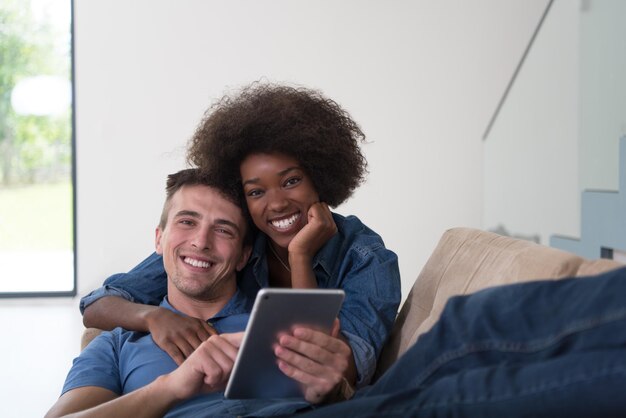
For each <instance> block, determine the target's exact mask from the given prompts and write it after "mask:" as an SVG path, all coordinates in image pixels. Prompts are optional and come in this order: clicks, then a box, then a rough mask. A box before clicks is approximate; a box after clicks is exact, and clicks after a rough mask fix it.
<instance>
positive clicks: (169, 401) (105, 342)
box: [47, 169, 315, 417]
mask: <svg viewBox="0 0 626 418" xmlns="http://www.w3.org/2000/svg"><path fill="white" fill-rule="evenodd" d="M166 190H167V199H166V202H165V205H164V207H163V212H162V216H161V221H160V223H159V226H158V227H157V229H156V239H155V246H156V251H157V252H158V253H159V254H161V255H162V256H163V260H164V265H165V270H166V272H167V278H168V283H167V286H168V295H167V296H166V297H165V299H164V300H163V302H162V303H161V307H163V308H166V309H168V310H169V311H173V312H177V313H179V314H182V315H186V316H188V317H193V318H199V319H200V320H201V321H202V322H204V321H205V320H206V319H207V318H209V321H210V323H211V325H212V327H213V328H214V329H215V331H217V332H218V333H219V335H218V334H217V333H216V332H215V331H214V330H213V328H211V327H207V329H206V332H210V333H212V334H213V335H212V336H211V337H210V338H208V340H206V341H205V342H204V343H203V344H202V345H200V346H199V348H198V349H197V350H196V351H197V352H198V355H197V356H196V357H195V358H194V359H195V360H196V361H193V362H192V361H187V362H185V363H184V365H183V368H182V369H181V370H180V371H179V372H177V373H170V372H172V371H176V369H177V365H176V363H175V361H174V360H173V359H172V358H171V357H170V356H169V355H168V354H167V353H165V352H164V351H162V350H161V349H160V348H159V347H158V346H157V345H156V344H155V342H154V340H153V339H152V337H151V335H150V334H147V333H138V332H130V331H125V330H123V329H121V328H117V329H115V330H113V331H112V332H107V333H103V334H102V335H101V336H99V337H97V338H96V339H95V340H94V341H92V342H91V343H90V345H89V346H88V347H87V348H86V349H85V350H84V351H83V352H82V353H81V355H80V356H79V357H78V358H77V359H76V360H75V361H74V364H73V367H72V369H71V370H70V372H69V374H68V377H67V379H66V382H65V385H64V388H63V393H62V395H61V397H60V398H59V399H58V401H57V402H56V404H55V405H54V406H53V407H52V408H51V410H50V411H49V412H48V415H47V416H50V417H54V416H63V415H65V414H68V413H73V412H78V411H83V413H84V414H86V415H89V416H92V415H96V416H97V414H99V413H102V414H103V416H134V417H136V416H143V415H144V414H145V415H148V416H162V415H163V414H164V413H165V412H166V411H168V410H169V409H171V408H172V406H174V405H175V404H177V403H179V401H180V400H181V399H185V398H186V397H187V395H188V392H185V393H181V392H180V391H178V390H177V387H178V383H174V385H173V388H174V389H176V390H174V391H173V392H172V391H170V392H168V393H170V394H172V395H173V396H169V397H168V396H158V397H157V399H152V400H151V401H150V402H149V403H146V402H143V400H142V395H145V394H153V393H155V390H156V388H160V387H162V385H164V384H166V383H171V382H177V379H178V380H180V379H181V378H182V377H183V376H184V379H185V380H189V379H190V378H189V376H188V374H191V377H196V378H198V379H197V380H196V383H197V384H198V387H197V388H194V389H200V388H201V389H202V390H201V391H202V392H203V393H204V392H208V393H207V394H206V395H205V396H202V397H201V398H199V399H196V400H195V401H198V402H196V403H194V400H192V401H191V403H187V404H182V405H180V407H182V408H183V409H182V410H183V411H188V409H185V408H190V407H193V408H198V406H197V404H201V405H200V406H199V407H201V408H202V410H203V411H208V412H207V413H209V414H211V415H215V414H223V413H227V412H228V413H229V414H231V413H233V408H239V410H240V411H241V412H240V413H241V414H245V413H248V410H249V411H255V412H256V411H261V412H260V413H261V414H270V415H271V414H277V413H291V412H294V411H295V410H297V409H300V408H303V407H307V406H308V404H307V403H306V402H304V401H294V402H283V403H281V404H280V405H281V407H280V408H276V405H275V404H274V403H273V402H269V401H267V402H264V401H250V402H249V404H246V403H245V402H240V401H228V400H224V398H223V395H222V392H221V391H222V390H223V389H224V387H225V385H226V382H227V378H228V376H229V375H230V371H231V369H232V366H233V362H234V360H235V357H236V355H237V350H238V347H239V344H240V342H241V338H242V334H243V332H242V331H243V330H244V329H245V325H246V323H247V320H248V317H249V315H248V308H249V303H248V302H249V301H247V300H246V299H245V297H244V296H243V294H241V293H239V292H238V290H237V281H236V272H237V271H239V270H241V269H242V268H243V266H244V265H245V264H246V262H247V260H248V257H249V255H250V250H251V246H250V243H251V238H250V237H249V236H250V235H251V234H250V231H249V227H248V225H247V223H246V220H245V218H244V216H243V213H242V210H241V206H240V205H239V202H238V197H237V195H236V194H230V193H229V192H228V191H227V189H225V188H220V187H219V185H216V184H215V180H212V179H211V178H208V177H207V176H206V175H202V174H200V172H199V171H198V170H195V169H189V170H183V171H181V172H179V173H176V174H173V175H171V176H169V177H168V182H167V188H166ZM310 332H311V333H312V334H313V335H314V334H315V332H313V331H310ZM198 339H200V337H198ZM198 343H200V341H199V342H198ZM282 349H283V350H285V347H283V348H282ZM305 352H306V349H305V350H303V351H301V353H305ZM294 354H296V353H295V352H293V351H290V355H291V356H293V355H294ZM296 355H297V354H296ZM168 373H170V374H169V375H168ZM163 375H165V376H163ZM160 376H162V377H160ZM146 385H147V386H146ZM168 387H169V386H168ZM170 389H171V388H170ZM197 392H199V390H198V391H196V390H194V393H197ZM190 405H192V406H190ZM265 406H270V407H271V408H270V409H271V411H270V412H263V408H264V407H265ZM94 407H95V408H96V409H93V410H92V409H90V408H94ZM118 408H122V409H118ZM133 408H137V409H138V412H137V413H135V412H133V411H134V409H133ZM248 408H249V409H248ZM194 410H196V409H194ZM99 411H100V412H99ZM172 412H173V413H176V410H174V411H172ZM181 413H183V414H184V413H185V412H181ZM238 413H239V412H238ZM124 414H126V415H124Z"/></svg>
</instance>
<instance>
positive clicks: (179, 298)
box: [167, 280, 237, 321]
mask: <svg viewBox="0 0 626 418" xmlns="http://www.w3.org/2000/svg"><path fill="white" fill-rule="evenodd" d="M232 283H233V285H232V286H228V287H221V288H220V289H215V291H214V292H212V294H211V295H208V296H207V295H205V296H203V297H201V298H196V297H192V296H189V295H187V294H185V293H183V292H181V291H180V290H178V289H177V288H176V287H175V286H174V285H173V284H172V282H171V281H168V286H167V300H168V302H169V303H170V305H171V306H172V307H173V308H175V309H176V310H178V311H180V312H182V313H184V314H185V315H188V316H191V317H194V318H198V319H202V320H203V321H206V320H208V319H210V318H212V317H214V316H215V315H216V314H217V313H218V312H219V311H221V310H222V308H224V306H226V304H227V303H228V301H229V300H230V299H231V298H232V297H233V296H234V295H235V292H236V291H237V287H236V284H235V283H236V282H235V280H233V281H232Z"/></svg>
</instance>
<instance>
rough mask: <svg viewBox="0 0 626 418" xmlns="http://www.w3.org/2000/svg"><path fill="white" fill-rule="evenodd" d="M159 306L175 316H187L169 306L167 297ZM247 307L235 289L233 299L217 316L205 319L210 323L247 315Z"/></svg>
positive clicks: (242, 296) (241, 294) (248, 310)
mask: <svg viewBox="0 0 626 418" xmlns="http://www.w3.org/2000/svg"><path fill="white" fill-rule="evenodd" d="M159 306H161V307H163V308H166V309H169V310H170V311H173V312H176V313H177V314H180V315H185V316H189V315H186V314H184V313H182V312H180V311H179V310H178V309H176V308H174V307H173V306H172V305H171V304H170V301H169V300H168V299H167V295H166V296H165V297H164V298H163V301H162V302H161V304H160V305H159ZM249 306H250V304H249V301H248V298H246V296H245V295H244V294H243V292H240V291H239V289H237V290H236V291H235V294H234V295H233V297H231V298H230V299H229V300H228V302H227V303H226V305H224V307H223V308H222V309H220V311H219V312H218V313H217V314H215V315H213V317H212V318H207V321H211V322H212V321H216V320H219V319H221V318H225V317H228V316H231V315H238V314H243V313H248V312H250V309H249Z"/></svg>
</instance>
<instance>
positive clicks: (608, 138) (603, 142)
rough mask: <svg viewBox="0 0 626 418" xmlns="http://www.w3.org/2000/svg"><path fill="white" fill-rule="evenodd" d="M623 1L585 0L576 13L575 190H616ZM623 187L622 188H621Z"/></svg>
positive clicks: (625, 128)
mask: <svg viewBox="0 0 626 418" xmlns="http://www.w3.org/2000/svg"><path fill="white" fill-rule="evenodd" d="M624 16H626V2H624V1H621V0H602V1H597V0H596V1H591V0H586V1H585V3H584V7H583V8H582V10H581V16H580V62H579V66H580V124H579V128H580V141H579V150H580V154H579V167H580V173H579V184H580V190H581V191H582V190H585V189H600V190H618V178H619V162H618V155H619V138H620V137H622V136H624V135H626V77H625V76H624V74H626V43H624V39H626V27H625V26H624V24H623V19H624ZM622 187H624V186H622Z"/></svg>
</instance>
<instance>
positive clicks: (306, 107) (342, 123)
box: [187, 82, 367, 207]
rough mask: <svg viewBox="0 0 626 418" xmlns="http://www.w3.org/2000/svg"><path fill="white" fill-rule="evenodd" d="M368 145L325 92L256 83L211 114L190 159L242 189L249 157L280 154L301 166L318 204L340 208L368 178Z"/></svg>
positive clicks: (193, 143) (195, 138)
mask: <svg viewBox="0 0 626 418" xmlns="http://www.w3.org/2000/svg"><path fill="white" fill-rule="evenodd" d="M364 140H365V135H364V134H363V132H362V131H361V128H360V127H359V126H358V125H357V124H356V122H354V121H353V120H352V118H351V117H350V115H349V114H348V113H347V112H346V111H345V110H343V109H342V108H341V107H340V106H339V105H338V104H337V103H336V102H334V101H333V100H330V99H328V98H326V97H324V96H323V95H322V93H320V92H318V91H315V90H311V89H306V88H301V87H289V86H284V85H276V84H272V83H260V82H256V83H253V84H251V85H249V86H247V87H245V88H243V89H242V90H240V91H239V92H238V93H237V94H235V95H226V96H224V97H223V98H222V99H220V100H219V101H218V102H217V103H215V104H214V105H213V106H211V107H210V108H209V109H208V110H207V112H206V113H205V115H204V118H203V119H202V121H201V123H200V125H199V126H198V128H197V129H196V132H195V133H194V135H193V137H192V138H191V140H190V142H189V147H188V151H187V160H188V161H189V163H191V164H193V165H196V166H197V167H199V168H200V169H201V170H209V171H212V172H214V173H215V174H217V175H218V176H222V178H223V179H224V180H223V181H226V180H227V179H228V180H230V181H235V182H237V183H238V187H239V188H240V189H241V175H240V172H239V166H240V164H241V162H242V161H243V160H244V159H245V158H246V157H247V156H249V155H250V154H258V153H282V154H285V155H288V156H291V157H293V158H295V159H296V160H297V161H299V163H300V165H301V166H302V168H303V169H304V170H305V171H306V172H307V174H308V175H309V176H310V177H311V180H312V182H313V184H314V186H315V189H316V191H317V193H318V194H319V197H320V200H321V201H323V202H326V203H328V204H329V205H330V206H332V207H336V206H338V205H340V204H341V203H343V202H344V201H345V200H346V199H347V198H348V197H350V196H351V195H352V193H353V191H354V190H355V189H356V188H357V187H358V186H359V185H360V184H361V183H362V182H363V181H364V179H365V175H366V174H367V161H366V160H365V157H364V156H363V154H362V153H361V149H360V146H359V145H360V144H359V143H360V142H362V141H364Z"/></svg>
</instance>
